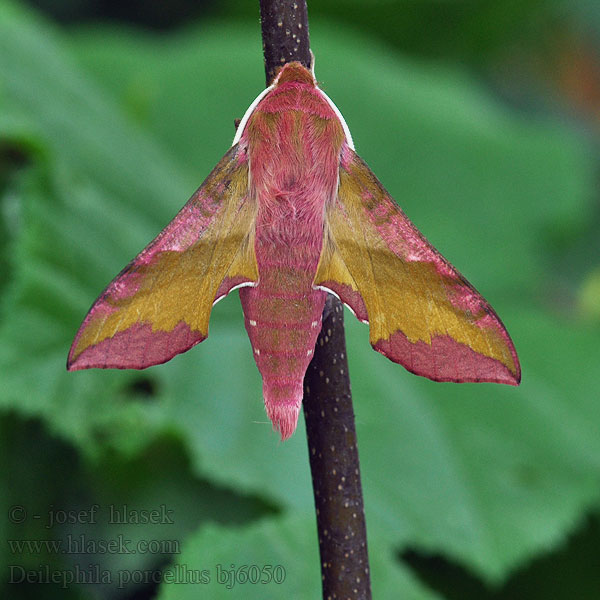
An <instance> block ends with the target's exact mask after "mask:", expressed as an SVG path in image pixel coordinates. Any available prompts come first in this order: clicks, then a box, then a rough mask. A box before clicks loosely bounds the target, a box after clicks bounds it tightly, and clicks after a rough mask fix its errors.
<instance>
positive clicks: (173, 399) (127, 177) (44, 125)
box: [0, 3, 600, 595]
mask: <svg viewBox="0 0 600 600" xmlns="http://www.w3.org/2000/svg"><path fill="white" fill-rule="evenodd" d="M9 6H12V5H8V4H5V3H2V4H0V7H2V9H3V10H2V13H1V16H0V79H1V80H2V82H3V90H2V94H3V95H2V96H0V98H3V103H4V104H5V105H6V107H7V114H9V113H8V111H9V110H10V111H11V114H16V113H17V112H18V113H19V114H23V115H25V117H26V118H27V119H28V120H29V121H30V122H31V123H33V124H34V125H35V127H34V128H32V132H31V134H30V138H31V140H32V143H35V144H37V145H38V146H39V147H42V148H43V149H44V156H45V158H44V160H41V159H40V160H35V161H34V166H33V167H32V168H30V169H29V170H28V171H27V172H25V173H23V174H22V176H21V177H20V178H19V180H18V185H16V187H15V188H14V189H13V192H12V193H13V194H15V195H16V196H17V197H18V199H19V201H20V205H21V208H22V227H21V229H20V231H19V234H18V237H17V239H16V241H15V250H14V261H13V264H14V267H13V268H14V274H13V278H12V283H11V286H10V290H9V293H8V294H7V295H6V297H5V300H4V303H3V306H4V313H3V315H4V319H3V322H2V325H1V328H0V369H1V370H2V373H3V389H2V392H1V393H0V405H1V406H2V407H4V408H5V409H6V410H16V411H19V412H20V413H24V414H28V415H36V416H40V417H42V418H43V419H44V420H45V422H46V423H47V424H48V426H49V427H50V428H51V429H52V430H54V431H56V432H58V433H59V434H60V435H61V436H63V437H65V438H66V439H69V440H72V441H73V442H75V443H76V444H78V445H79V447H80V448H81V450H82V451H83V452H85V453H87V454H90V455H94V454H96V453H98V452H99V451H102V450H104V449H105V448H106V447H107V445H110V446H112V447H114V448H116V449H117V450H118V451H119V452H122V453H135V452H139V451H140V449H141V448H143V447H144V446H145V445H146V444H148V443H149V442H150V441H151V440H152V439H153V438H154V437H155V436H157V435H160V434H162V433H163V432H164V431H170V432H174V433H175V434H176V435H177V436H179V437H180V438H181V439H182V440H183V442H184V444H185V446H186V447H187V449H188V451H189V452H190V455H191V459H192V462H193V467H194V469H195V470H196V472H197V473H198V474H201V475H204V476H209V477H211V478H212V479H214V480H215V481H218V482H221V483H225V484H226V485H228V486H231V487H234V488H236V489H238V490H241V491H246V492H253V493H256V494H260V495H262V496H263V497H265V498H268V499H269V500H271V501H274V502H277V503H279V504H280V505H282V506H284V507H288V508H290V509H293V510H295V511H297V512H298V513H299V519H303V518H305V515H308V513H310V512H311V511H312V509H313V505H312V500H311V496H310V479H309V473H308V465H307V460H306V448H305V442H304V432H303V427H302V425H301V426H300V427H299V430H298V432H297V433H296V435H295V436H294V437H293V438H292V439H291V440H290V441H288V442H286V443H285V444H281V443H280V442H278V440H277V437H276V436H275V434H273V433H272V432H271V431H270V425H269V424H268V423H267V419H266V416H265V415H264V410H263V408H262V405H261V395H260V381H259V377H258V374H257V372H256V370H255V367H254V365H253V364H252V358H251V353H250V346H249V343H248V341H247V339H246V337H245V333H244V330H243V324H242V321H241V318H240V310H239V304H238V302H237V299H236V298H229V299H228V300H226V301H225V302H222V303H220V304H219V305H217V307H216V309H215V312H214V315H213V318H212V321H211V335H210V337H209V339H208V340H207V341H205V342H204V343H203V344H201V345H200V346H199V347H197V348H195V349H194V350H192V351H191V352H189V353H187V354H186V355H184V356H180V357H177V358H176V359H174V360H173V361H171V362H170V363H169V364H167V365H163V366H160V367H157V368H153V369H150V370H148V371H147V372H145V373H144V377H147V378H149V379H150V380H151V381H152V382H154V384H155V385H156V389H157V394H156V396H155V397H153V398H152V399H151V400H150V401H149V402H147V401H142V400H140V399H139V398H137V397H135V396H133V395H132V394H131V393H129V392H128V390H129V389H130V388H128V385H129V384H130V382H131V381H132V380H136V379H139V377H140V375H139V374H137V373H130V372H126V373H120V372H119V373H115V372H84V373H74V374H67V373H65V372H64V361H65V358H66V352H67V350H68V346H69V343H70V340H71V338H72V335H73V334H74V332H75V330H76V328H77V326H78V324H79V321H80V320H81V318H82V317H83V315H84V313H85V310H86V308H87V306H89V304H90V303H91V301H92V300H93V299H94V298H95V296H96V295H97V294H98V293H99V292H100V291H101V289H102V287H103V286H104V285H105V284H106V283H107V282H108V281H109V279H110V278H111V277H112V276H113V275H114V274H116V273H117V272H118V271H119V269H120V268H121V267H122V266H123V265H124V264H125V263H126V262H127V261H128V260H129V259H130V258H131V257H132V256H133V255H134V254H135V252H136V251H138V250H139V249H140V248H141V247H142V246H143V245H144V244H145V243H146V242H147V241H148V240H149V239H151V238H152V236H153V235H155V234H156V233H157V232H158V231H159V230H160V228H161V227H162V226H164V224H165V223H166V221H167V220H168V218H169V216H170V215H172V214H174V213H175V211H176V210H177V209H178V208H179V206H180V205H181V204H183V202H184V201H185V199H186V197H187V196H188V195H189V194H190V193H191V192H192V191H193V189H194V187H195V186H196V185H198V184H199V183H200V182H201V180H202V178H203V176H204V174H206V173H208V171H209V169H210V168H211V166H212V164H214V163H215V162H216V161H217V159H218V158H219V156H220V155H221V154H222V153H223V152H224V151H225V150H226V148H227V146H228V144H229V143H230V138H231V137H232V134H233V127H232V119H233V118H234V117H239V116H241V114H243V111H244V110H245V107H246V105H247V104H249V102H250V101H251V100H252V99H253V97H254V95H255V94H256V93H257V92H258V91H260V88H261V85H260V82H261V81H262V73H261V69H260V60H259V48H260V45H259V38H258V33H257V31H256V30H255V26H254V25H252V26H248V27H244V26H242V25H236V26H232V25H228V24H217V23H215V24H213V25H212V26H210V27H204V28H203V29H202V31H200V32H190V33H188V34H186V35H181V36H178V37H175V38H173V39H164V38H162V39H160V40H156V39H154V38H152V37H149V36H139V35H137V34H130V33H122V34H120V35H119V36H111V35H110V33H109V32H107V31H104V30H103V31H102V32H101V33H100V34H98V35H92V34H91V33H90V32H88V33H87V35H86V36H85V37H78V38H76V39H75V38H73V39H71V40H70V41H69V44H70V48H71V51H69V50H68V49H67V48H68V47H69V45H68V44H67V45H65V42H64V41H61V38H60V36H58V35H57V34H56V33H53V32H52V31H51V30H50V29H49V28H48V27H47V26H46V25H44V24H39V23H35V22H31V20H30V18H29V17H26V16H25V15H22V14H21V13H20V12H19V11H17V10H16V9H14V8H9ZM311 32H312V36H313V44H314V49H315V51H316V54H317V57H318V62H317V72H318V75H319V77H320V78H321V79H322V80H323V81H324V86H325V88H326V90H327V92H328V93H329V94H330V95H331V96H332V97H333V98H334V99H335V100H336V102H338V105H339V106H340V108H341V110H342V111H343V112H344V114H345V116H346V118H347V121H348V123H349V125H350V127H351V129H352V132H353V135H354V137H355V141H356V144H357V147H358V149H359V152H360V153H361V155H362V156H363V157H364V158H365V159H366V160H367V161H368V162H369V163H370V164H371V166H372V168H373V170H374V171H375V172H376V173H377V174H378V175H379V177H380V178H381V179H382V181H383V182H384V183H385V185H386V186H387V187H388V188H389V189H390V191H391V192H392V193H393V194H394V195H395V197H396V198H397V200H398V201H399V202H400V203H401V204H402V205H403V207H404V208H406V210H407V212H408V213H409V215H411V216H412V217H413V218H414V220H415V222H416V223H417V224H418V225H419V226H421V227H422V229H423V230H424V231H425V233H426V234H428V235H429V236H430V238H431V239H432V240H433V241H434V242H436V244H437V245H438V247H439V248H440V249H441V250H442V251H444V253H445V254H447V255H448V257H449V258H451V259H452V260H453V261H454V262H455V263H456V264H457V265H458V266H459V268H461V270H463V271H464V272H465V273H466V274H467V276H468V277H469V278H470V279H472V280H473V281H474V283H476V284H477V285H478V287H479V288H480V289H481V290H482V291H483V292H485V294H486V295H488V296H489V299H490V300H491V301H492V303H493V304H494V305H495V306H496V308H497V309H498V311H499V313H500V314H501V315H502V317H503V319H504V320H505V322H506V323H507V325H508V327H509V330H510V331H511V333H512V335H513V337H514V339H515V342H516V345H517V349H518V350H519V352H520V355H521V358H522V363H523V372H524V382H523V385H522V387H521V388H520V389H512V388H510V389H509V388H502V387H500V386H492V385H464V386H454V385H450V384H434V383H431V382H428V381H425V380H421V379H418V378H415V377H413V376H411V375H409V374H407V373H406V372H405V371H404V370H403V369H402V368H401V367H399V366H397V365H394V364H392V363H390V362H388V361H386V360H385V358H384V357H382V356H380V355H378V354H376V353H374V352H373V351H372V350H371V349H370V346H369V344H368V335H367V329H366V328H365V327H363V326H360V325H359V324H357V323H355V322H354V321H353V320H352V317H351V316H349V317H348V325H349V327H348V346H349V356H350V361H351V364H350V366H351V375H352V378H353V390H354V396H355V407H356V413H357V425H358V435H359V440H360V448H361V459H362V466H363V477H364V489H365V497H366V511H367V518H368V526H369V531H370V534H371V547H372V548H378V549H383V550H382V551H384V552H389V549H390V548H391V547H395V548H401V547H405V546H408V545H410V546H416V547H421V548H423V549H426V550H429V551H434V552H440V553H446V554H448V555H450V556H452V557H455V558H456V559H458V560H460V561H461V562H463V563H464V564H466V565H468V566H470V567H472V568H474V569H476V570H478V571H479V573H481V574H483V575H484V576H485V577H487V578H490V579H498V578H501V577H503V576H505V575H506V573H507V571H508V570H509V569H510V568H514V567H515V566H516V565H518V564H519V563H521V562H523V561H526V560H527V559H528V558H529V557H531V556H532V555H534V554H535V553H537V552H541V551H544V550H545V549H547V548H549V547H551V546H552V545H553V544H556V543H557V542H558V541H560V540H561V539H562V538H563V537H564V536H565V535H566V534H567V532H568V531H569V530H570V528H571V527H572V526H573V524H574V523H575V522H576V520H577V519H578V518H579V517H580V516H581V514H582V512H583V511H584V510H586V508H587V507H588V506H590V505H591V504H592V503H593V502H595V501H597V500H598V489H599V486H598V483H599V479H600V477H599V475H598V474H599V472H600V470H599V468H598V467H599V465H598V459H597V457H598V456H600V452H599V450H600V448H599V447H598V445H599V441H598V439H597V435H594V431H595V429H597V424H598V422H599V421H600V415H599V410H600V409H599V407H598V405H597V403H596V402H594V398H595V395H594V389H595V381H594V378H595V370H594V369H593V368H590V366H593V365H594V364H597V362H598V358H600V357H599V356H598V353H599V350H598V348H597V343H596V340H597V332H595V331H590V330H589V328H588V329H585V328H584V327H583V326H579V325H577V324H576V323H573V322H567V321H566V320H565V319H564V318H563V317H558V316H556V315H550V314H549V313H547V312H544V310H543V308H542V307H541V306H539V305H538V304H536V302H535V297H536V293H537V291H538V289H539V288H540V287H542V286H544V285H546V284H547V282H548V281H550V276H551V274H550V273H547V272H546V271H545V270H544V268H545V260H544V254H543V249H544V246H543V237H542V234H541V232H542V231H547V230H548V229H552V228H560V227H562V226H563V224H564V222H565V221H567V222H568V224H569V227H570V228H573V227H575V230H576V228H577V227H578V226H579V225H580V224H581V223H582V222H583V221H584V220H585V217H586V215H587V214H589V207H588V205H587V199H588V197H589V196H590V193H591V189H592V183H593V170H592V165H591V162H590V160H589V158H588V154H587V150H588V149H587V147H586V146H585V145H584V144H583V142H582V141H581V140H580V139H579V138H577V137H576V136H575V135H573V134H570V133H569V132H568V131H566V130H564V129H562V128H560V127H558V126H556V125H553V124H550V123H548V124H545V123H539V122H538V123H531V122H528V121H526V120H525V119H524V118H523V117H520V116H515V115H513V114H511V113H510V112H509V110H508V109H507V108H505V107H502V106H498V105H496V104H495V102H494V101H493V100H491V99H490V98H488V97H487V96H486V95H485V94H484V93H483V92H482V91H481V90H480V89H479V88H478V87H477V86H476V85H475V84H474V83H473V82H472V81H470V80H469V79H468V78H467V77H466V76H465V75H464V74H461V73H457V72H452V71H449V70H447V69H442V68H439V67H435V66H426V65H419V64H412V63H409V62H407V61H403V60H402V59H401V58H400V57H398V56H386V54H385V52H383V51H382V49H381V48H370V49H368V50H362V48H363V47H368V44H367V43H366V42H364V41H363V43H361V44H360V46H361V54H360V55H358V54H357V53H356V48H357V46H358V45H359V44H358V42H357V40H356V39H355V37H354V36H350V35H348V34H342V33H339V32H335V31H333V30H332V29H331V28H329V27H328V26H327V25H326V24H322V25H320V24H318V23H317V24H313V26H312V27H311ZM232 34H233V35H232ZM252 49H254V51H252ZM75 56H77V59H75V58H74V57H75ZM349 56H352V57H353V59H352V64H351V67H349V66H348V57H349ZM76 60H78V61H79V65H77V64H76ZM340 65H342V66H344V69H342V68H341V66H340ZM93 77H95V78H96V80H94V79H93ZM199 82H200V83H199ZM1 123H2V122H1V121H0V124H1ZM0 133H1V132H0ZM306 519H308V516H306ZM306 522H308V521H306ZM272 531H273V533H272V534H270V535H272V536H273V539H274V540H275V542H274V543H275V544H277V543H283V541H284V538H285V535H288V534H286V532H289V530H287V529H285V528H279V527H278V526H277V527H274V529H273V530H272ZM203 535H205V534H204V533H200V534H199V535H198V538H197V540H199V541H197V542H194V543H197V545H198V548H197V549H194V550H190V552H191V554H190V556H192V557H196V553H200V552H205V551H207V550H201V548H202V547H204V545H205V544H206V543H208V538H206V539H205V538H204V537H203ZM206 535H209V534H206ZM210 535H212V536H213V537H212V538H210V539H214V537H216V536H217V534H216V533H214V532H213V533H212V534H210ZM230 535H231V539H232V540H234V539H235V536H236V533H235V531H233V532H231V534H230ZM243 535H245V534H242V538H240V540H242V539H243V540H245V539H246V538H245V537H243ZM259 539H260V538H259ZM277 540H279V541H277ZM313 541H314V540H313ZM228 543H229V542H228ZM251 543H252V544H254V542H250V541H248V544H251ZM305 543H306V546H305V545H303V544H305ZM230 544H235V541H232V542H231V543H230ZM239 544H240V545H241V546H242V545H243V542H242V541H240V542H239ZM299 544H300V546H299V547H300V548H305V547H308V545H310V543H309V542H308V541H306V542H302V541H301V542H299ZM312 547H313V549H312V550H311V551H312V552H313V555H312V556H313V557H314V556H315V554H314V552H315V551H316V546H315V545H314V543H313V544H312ZM223 548H224V549H223V557H224V558H223V560H229V561H232V560H233V559H232V558H231V557H232V556H234V555H233V554H232V553H229V548H230V545H229V546H227V545H225V546H223ZM283 548H285V546H283ZM283 552H285V550H283V549H282V553H283ZM302 552H304V551H303V550H302ZM201 556H202V555H200V554H198V557H201ZM190 560H191V559H190ZM195 560H200V558H194V561H195ZM236 560H237V559H236ZM199 564H202V563H201V562H200V563H199ZM310 565H313V566H312V567H311V566H310ZM305 568H306V569H310V568H314V562H311V556H309V555H308V554H307V556H306V557H305V556H303V557H302V565H301V568H300V567H299V573H304V569H305ZM313 583H314V582H313ZM314 585H316V584H314ZM165 587H166V586H165ZM173 589H174V588H173ZM405 589H406V590H407V594H408V593H410V589H411V587H410V585H409V584H407V585H406V588H405ZM169 593H174V592H173V591H171V592H170V591H169V590H168V589H165V590H164V594H166V595H168V594H169Z"/></svg>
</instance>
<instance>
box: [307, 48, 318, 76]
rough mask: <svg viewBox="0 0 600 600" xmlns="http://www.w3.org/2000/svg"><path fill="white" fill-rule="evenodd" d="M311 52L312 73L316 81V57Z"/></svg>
mask: <svg viewBox="0 0 600 600" xmlns="http://www.w3.org/2000/svg"><path fill="white" fill-rule="evenodd" d="M309 52H310V72H311V73H312V76H313V78H314V80H315V81H316V80H317V77H316V75H315V55H314V54H313V51H312V50H309Z"/></svg>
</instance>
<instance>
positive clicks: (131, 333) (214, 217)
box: [67, 145, 258, 370]
mask: <svg viewBox="0 0 600 600" xmlns="http://www.w3.org/2000/svg"><path fill="white" fill-rule="evenodd" d="M240 154H241V153H240V152H238V146H237V145H235V146H233V147H232V148H231V149H230V150H229V152H228V153H227V154H226V155H225V156H224V157H223V158H222V159H221V161H220V162H219V163H218V164H217V166H216V167H215V168H214V169H213V171H212V172H211V174H210V175H209V176H208V177H207V178H206V180H205V181H204V183H203V184H202V185H201V186H200V188H199V189H198V190H197V191H196V193H195V194H194V195H193V196H192V197H191V198H190V200H189V201H188V202H187V204H186V205H185V206H184V207H183V208H182V209H181V211H180V212H179V213H178V214H177V216H176V217H175V218H174V219H173V221H171V223H169V225H167V227H165V229H163V231H162V232H161V233H160V234H159V235H158V237H157V238H156V239H155V240H154V241H152V242H151V243H150V244H149V245H148V246H147V247H146V248H145V250H143V251H142V252H141V253H140V254H139V255H138V256H137V257H136V258H135V259H134V260H133V261H132V262H131V263H130V264H129V265H128V266H127V267H125V269H123V271H121V273H120V274H119V275H118V276H117V277H116V278H115V279H114V280H113V281H112V283H110V284H109V285H108V287H107V288H106V289H105V290H104V292H103V293H102V294H101V295H100V297H99V298H98V299H97V300H96V302H95V303H94V304H93V306H92V308H91V309H90V311H89V312H88V314H87V316H86V318H85V320H84V322H83V324H82V325H81V327H80V329H79V331H78V333H77V335H76V337H75V340H74V341H73V345H72V346H71V350H70V352H69V358H68V361H67V368H68V369H69V370H78V369H88V368H92V367H97V368H119V369H143V368H145V367H149V366H151V365H156V364H159V363H163V362H166V361H167V360H170V359H171V358H173V356H175V355H176V354H179V353H180V352H184V351H186V350H188V349H189V348H191V347H192V346H193V345H195V344H197V343H198V342H201V341H202V340H204V339H205V338H206V336H207V335H208V321H209V317H210V312H211V309H212V306H213V304H214V302H216V301H217V300H219V299H220V298H222V297H223V296H225V295H226V294H228V293H229V291H231V289H233V288H234V287H238V286H240V285H244V284H251V283H253V282H256V281H257V280H258V268H257V264H256V257H255V255H254V220H255V206H254V203H253V201H252V200H251V199H250V198H249V197H248V162H247V160H246V159H245V157H241V156H240Z"/></svg>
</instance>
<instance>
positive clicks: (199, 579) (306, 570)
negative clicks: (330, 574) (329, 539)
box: [158, 516, 436, 600]
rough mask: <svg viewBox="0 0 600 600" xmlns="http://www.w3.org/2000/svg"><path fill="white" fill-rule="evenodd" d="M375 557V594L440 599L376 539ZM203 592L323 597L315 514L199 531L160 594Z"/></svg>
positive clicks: (163, 598)
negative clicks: (401, 565) (417, 580)
mask: <svg viewBox="0 0 600 600" xmlns="http://www.w3.org/2000/svg"><path fill="white" fill-rule="evenodd" d="M370 556H371V579H372V585H373V596H374V597H377V598H395V597H398V596H401V597H402V598H406V599H407V600H409V599H410V600H434V599H435V598H436V596H435V595H434V594H433V593H432V592H429V591H427V590H425V589H424V588H423V587H422V586H421V585H419V584H418V583H417V582H416V581H415V579H414V578H413V577H411V576H410V574H409V573H407V572H406V570H405V569H403V568H401V567H399V565H398V563H396V562H395V561H394V560H393V556H392V554H391V552H390V550H389V548H382V547H380V546H379V545H378V544H376V543H375V544H373V545H372V546H371V547H370ZM261 578H262V580H263V581H264V582H265V583H261V582H260V580H261ZM255 581H258V583H253V582H255ZM199 592H200V593H201V594H204V595H206V596H208V597H210V598H213V599H214V600H218V599H220V598H232V597H233V598H248V599H252V598H261V599H264V600H268V599H270V598H273V599H275V598H319V597H320V594H321V577H320V570H319V552H318V540H317V535H316V525H315V521H314V517H313V518H304V517H298V516H294V517H286V518H281V517H278V518H271V519H263V520H261V521H259V522H258V523H255V524H252V525H250V526H248V527H245V528H243V529H233V528H227V527H223V526H220V525H209V526H207V527H203V528H202V529H200V530H198V531H197V532H196V533H194V534H193V535H192V536H190V539H189V540H188V542H187V543H186V545H185V547H184V548H183V551H182V553H181V555H180V556H179V557H178V560H177V562H175V563H174V564H172V565H170V566H169V567H167V568H166V569H165V572H164V573H163V584H162V586H161V591H160V594H159V596H158V598H159V600H174V599H177V600H186V599H187V598H197V597H198V593H199Z"/></svg>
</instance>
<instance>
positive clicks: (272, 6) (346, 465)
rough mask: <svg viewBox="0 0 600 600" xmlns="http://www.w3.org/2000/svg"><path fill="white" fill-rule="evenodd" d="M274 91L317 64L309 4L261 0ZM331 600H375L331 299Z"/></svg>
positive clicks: (318, 456)
mask: <svg viewBox="0 0 600 600" xmlns="http://www.w3.org/2000/svg"><path fill="white" fill-rule="evenodd" d="M260 12H261V24H262V37H263V51H264V56H265V73H266V79H267V85H269V84H270V83H271V82H272V80H273V78H274V77H275V75H276V72H277V69H278V68H279V67H281V66H282V65H283V64H285V63H286V62H292V61H299V62H301V63H302V64H303V65H305V66H306V67H308V66H310V62H311V57H310V44H309V38H308V12H307V8H306V1H305V0H260ZM303 406H304V417H305V421H306V435H307V438H308V449H309V458H310V469H311V473H312V480H313V491H314V497H315V508H316V512H317V529H318V535H319V550H320V554H321V574H322V583H323V598H325V599H328V598H344V599H353V600H359V599H360V600H369V599H370V598H371V584H370V577H369V558H368V553H367V530H366V525H365V515H364V506H363V496H362V488H361V482H360V466H359V461H358V445H357V442H356V430H355V427H354V410H353V408H352V394H351V392H350V377H349V374H348V362H347V358H346V340H345V336H344V317H343V307H342V304H341V302H340V301H339V300H338V299H337V298H335V297H333V296H331V295H329V296H328V297H327V302H326V304H325V310H324V311H323V328H322V330H321V333H320V334H319V338H318V339H317V345H316V348H315V354H314V357H313V359H312V362H311V363H310V365H309V367H308V370H307V372H306V375H305V378H304V400H303Z"/></svg>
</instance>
